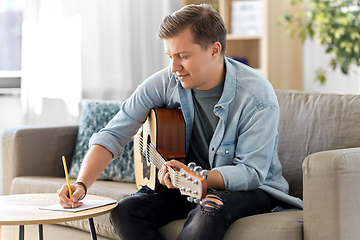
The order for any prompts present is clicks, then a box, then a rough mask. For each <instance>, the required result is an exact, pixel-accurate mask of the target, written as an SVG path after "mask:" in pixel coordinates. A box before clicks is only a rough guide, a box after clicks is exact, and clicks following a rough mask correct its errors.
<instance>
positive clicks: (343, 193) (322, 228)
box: [303, 148, 360, 240]
mask: <svg viewBox="0 0 360 240" xmlns="http://www.w3.org/2000/svg"><path fill="white" fill-rule="evenodd" d="M303 174H304V199H303V200H304V239H305V240H311V239H326V240H337V239H347V240H351V239H359V236H360V228H359V226H358V225H359V216H360V205H359V203H360V184H359V179H360V148H351V149H341V150H331V151H325V152H319V153H315V154H312V155H310V156H308V157H307V158H306V159H305V161H304V163H303Z"/></svg>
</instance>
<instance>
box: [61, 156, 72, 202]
mask: <svg viewBox="0 0 360 240" xmlns="http://www.w3.org/2000/svg"><path fill="white" fill-rule="evenodd" d="M62 161H63V164H64V171H65V177H66V182H67V185H68V188H69V196H70V199H71V197H72V193H71V187H70V180H69V174H68V170H67V167H66V161H65V157H64V156H63V157H62ZM71 207H72V208H74V203H73V202H72V201H71Z"/></svg>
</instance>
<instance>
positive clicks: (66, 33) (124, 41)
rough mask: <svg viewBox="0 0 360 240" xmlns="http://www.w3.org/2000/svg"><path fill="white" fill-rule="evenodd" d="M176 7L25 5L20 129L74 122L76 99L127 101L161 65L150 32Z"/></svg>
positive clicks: (121, 2) (158, 45)
mask: <svg viewBox="0 0 360 240" xmlns="http://www.w3.org/2000/svg"><path fill="white" fill-rule="evenodd" d="M180 5H181V1H180V0H106V1H105V0H26V6H25V10H24V24H23V49H22V106H23V109H24V112H25V116H26V123H27V124H30V125H49V124H54V125H55V124H56V125H66V124H76V123H78V119H79V103H80V101H81V99H82V98H90V99H105V100H125V99H126V98H127V97H129V96H130V94H131V93H132V92H133V91H134V89H135V88H136V87H137V85H138V84H140V83H141V82H142V81H143V80H144V79H145V78H147V77H148V76H150V75H151V74H153V73H154V72H156V71H158V70H160V69H162V68H164V67H166V66H167V64H168V60H167V58H166V55H165V53H164V47H163V43H162V41H161V40H159V39H157V38H156V34H157V30H158V26H159V24H160V22H161V21H162V19H163V18H164V16H165V15H167V14H169V13H171V12H173V11H175V10H177V9H179V8H180Z"/></svg>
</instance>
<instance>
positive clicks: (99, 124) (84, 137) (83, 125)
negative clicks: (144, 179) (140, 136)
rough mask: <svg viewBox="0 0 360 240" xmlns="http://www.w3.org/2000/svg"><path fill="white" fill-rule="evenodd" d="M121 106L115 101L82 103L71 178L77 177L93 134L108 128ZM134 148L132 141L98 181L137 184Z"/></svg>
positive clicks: (87, 101) (84, 101)
mask: <svg viewBox="0 0 360 240" xmlns="http://www.w3.org/2000/svg"><path fill="white" fill-rule="evenodd" d="M120 104H121V103H119V102H115V101H98V100H97V101H94V100H83V101H82V114H81V121H80V125H79V131H78V135H77V140H76V145H75V151H74V156H73V158H72V162H71V167H70V171H69V177H70V178H76V177H77V175H78V173H79V170H80V166H81V163H82V160H83V158H84V156H85V154H86V152H87V151H88V149H89V140H90V137H91V136H92V134H93V133H96V132H98V131H99V130H101V129H102V128H104V127H105V126H106V124H107V123H108V122H109V121H110V120H111V119H112V118H113V117H114V116H115V115H116V113H117V112H119V110H120ZM133 148H134V147H133V141H130V142H129V143H128V144H127V145H126V146H125V147H124V153H123V155H121V156H119V157H117V158H115V159H114V160H113V161H111V162H110V164H109V165H108V166H107V167H106V169H105V170H104V172H103V173H102V174H101V175H100V177H99V178H98V179H109V180H114V181H122V182H135V174H134V160H133V159H134V153H133Z"/></svg>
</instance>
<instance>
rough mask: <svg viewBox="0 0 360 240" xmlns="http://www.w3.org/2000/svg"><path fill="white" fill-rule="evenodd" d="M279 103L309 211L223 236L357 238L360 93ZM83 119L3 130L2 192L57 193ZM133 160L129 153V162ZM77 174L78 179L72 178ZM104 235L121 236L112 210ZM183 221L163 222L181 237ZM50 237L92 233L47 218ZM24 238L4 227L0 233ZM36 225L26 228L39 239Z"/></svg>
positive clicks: (100, 185) (282, 97) (104, 188)
mask: <svg viewBox="0 0 360 240" xmlns="http://www.w3.org/2000/svg"><path fill="white" fill-rule="evenodd" d="M276 95H277V97H278V101H279V105H280V122H279V129H278V132H279V147H278V154H279V158H280V161H281V163H282V167H283V175H284V177H285V178H286V179H287V181H288V182H289V186H290V190H289V194H290V195H292V196H295V197H298V198H301V199H303V202H304V208H303V210H298V209H288V210H284V211H280V212H271V213H267V214H261V215H255V216H250V217H246V218H243V219H239V220H237V221H236V222H235V223H233V224H232V226H231V227H230V228H229V230H228V231H227V233H226V235H225V237H224V238H223V239H224V240H238V239H241V240H246V239H251V240H260V239H267V240H272V239H273V240H275V239H276V240H300V239H306V240H312V239H314V240H319V239H326V240H332V239H333V240H339V239H343V240H351V239H359V238H360V228H359V227H358V225H359V223H360V204H359V203H360V184H358V181H359V179H360V96H357V95H338V94H321V93H313V92H300V91H291V90H276ZM79 129H80V125H79V126H61V127H17V128H9V129H6V130H4V132H3V133H2V159H3V168H2V170H3V184H4V187H3V188H4V194H23V193H43V192H54V193H55V192H56V190H57V189H58V188H59V187H60V186H61V185H62V184H64V182H65V181H64V172H63V168H62V165H61V164H62V163H61V160H60V157H61V156H62V155H64V156H66V159H67V161H68V166H69V165H70V164H72V163H71V162H72V161H73V158H74V157H73V156H74V152H75V151H76V150H75V148H76V146H75V145H77V142H78V140H77V139H78V138H79V135H78V132H79V131H80V130H79ZM131 161H132V159H130V162H131ZM74 181H75V179H72V182H74ZM136 190H137V188H136V184H135V183H134V182H131V181H129V180H127V181H121V180H120V181H119V180H111V181H109V180H106V179H104V180H97V181H96V182H95V184H94V185H93V186H92V187H90V188H89V190H88V193H89V194H94V195H100V196H105V197H110V198H113V199H116V200H121V199H123V198H125V197H127V196H129V195H130V194H132V193H134V192H136ZM94 222H95V228H96V231H97V234H98V239H102V240H104V239H118V238H117V236H116V234H115V232H114V230H113V228H112V226H111V224H110V222H109V216H108V215H103V216H101V217H96V218H95V219H94ZM183 222H184V220H179V221H174V222H171V223H169V224H167V225H165V226H163V227H161V228H160V231H161V233H162V235H163V236H164V238H165V239H167V240H170V239H176V236H177V235H178V233H179V232H180V231H181V228H182V225H183ZM44 237H45V238H46V239H53V240H56V239H66V238H68V237H69V238H70V237H71V238H72V239H89V238H90V235H89V227H88V222H87V221H74V222H66V223H62V224H58V225H45V226H44ZM17 238H18V227H17V226H6V227H5V226H3V227H2V229H1V240H12V239H17ZM36 238H37V227H36V226H26V227H25V239H36Z"/></svg>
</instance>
